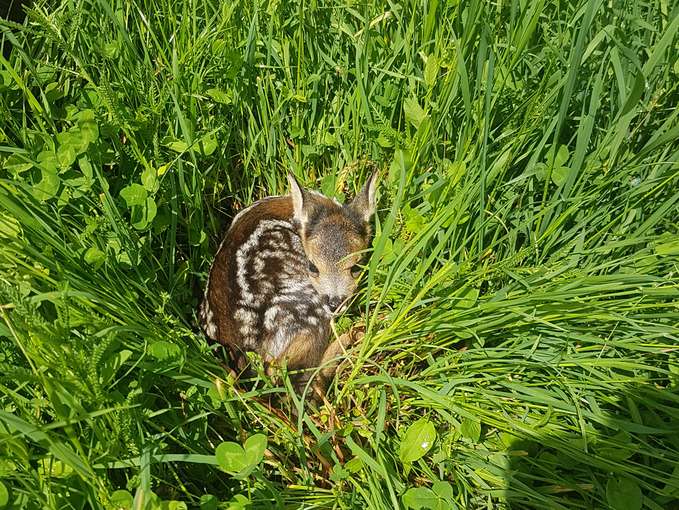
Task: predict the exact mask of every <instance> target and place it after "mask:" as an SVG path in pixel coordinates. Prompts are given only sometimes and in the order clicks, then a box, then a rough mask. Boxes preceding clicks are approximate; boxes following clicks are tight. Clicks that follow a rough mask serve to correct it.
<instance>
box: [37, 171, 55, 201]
mask: <svg viewBox="0 0 679 510" xmlns="http://www.w3.org/2000/svg"><path fill="white" fill-rule="evenodd" d="M40 174H41V176H42V178H41V179H40V182H38V184H36V185H34V186H33V191H32V192H33V196H34V197H35V198H37V199H38V200H41V201H44V200H48V199H50V198H52V197H54V196H56V194H57V192H58V191H59V187H60V186H61V179H59V176H58V175H57V174H55V173H52V172H50V171H46V170H41V171H40Z"/></svg>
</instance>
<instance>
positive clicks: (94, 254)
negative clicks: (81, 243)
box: [83, 246, 106, 268]
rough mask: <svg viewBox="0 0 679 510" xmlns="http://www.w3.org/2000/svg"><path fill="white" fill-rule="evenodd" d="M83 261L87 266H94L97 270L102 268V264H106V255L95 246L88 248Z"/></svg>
mask: <svg viewBox="0 0 679 510" xmlns="http://www.w3.org/2000/svg"><path fill="white" fill-rule="evenodd" d="M83 258H84V259H85V262H87V263H88V264H90V265H92V266H94V267H95V268H99V267H101V266H102V264H103V263H104V262H106V254H105V253H104V252H103V251H101V250H100V249H99V248H97V247H96V246H92V247H90V248H89V249H88V250H87V251H86V252H85V255H84V257H83Z"/></svg>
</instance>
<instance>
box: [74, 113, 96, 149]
mask: <svg viewBox="0 0 679 510" xmlns="http://www.w3.org/2000/svg"><path fill="white" fill-rule="evenodd" d="M77 118H78V127H79V128H80V134H81V136H82V138H83V140H84V142H85V143H87V144H90V143H92V142H95V141H96V140H97V139H98V138H99V126H98V125H97V120H96V118H95V116H94V112H93V111H92V110H83V111H82V112H80V113H79V114H78V115H77Z"/></svg>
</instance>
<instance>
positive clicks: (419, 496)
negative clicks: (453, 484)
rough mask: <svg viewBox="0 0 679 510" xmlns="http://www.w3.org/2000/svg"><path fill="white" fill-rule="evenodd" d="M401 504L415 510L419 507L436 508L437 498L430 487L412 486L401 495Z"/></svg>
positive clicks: (436, 509) (435, 509) (437, 504)
mask: <svg viewBox="0 0 679 510" xmlns="http://www.w3.org/2000/svg"><path fill="white" fill-rule="evenodd" d="M403 504H404V505H405V507H406V508H413V509H415V510H417V509H420V508H428V509H434V510H438V508H439V498H438V496H436V494H434V492H433V491H432V490H431V489H428V488H426V487H412V488H410V489H408V490H407V491H406V493H405V494H404V495H403Z"/></svg>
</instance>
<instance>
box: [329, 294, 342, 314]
mask: <svg viewBox="0 0 679 510" xmlns="http://www.w3.org/2000/svg"><path fill="white" fill-rule="evenodd" d="M325 302H326V304H327V305H328V308H330V309H331V310H332V311H337V309H338V308H339V307H340V305H341V304H342V303H343V302H344V297H342V296H325Z"/></svg>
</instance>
